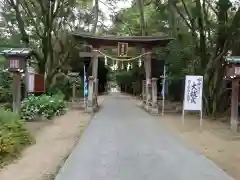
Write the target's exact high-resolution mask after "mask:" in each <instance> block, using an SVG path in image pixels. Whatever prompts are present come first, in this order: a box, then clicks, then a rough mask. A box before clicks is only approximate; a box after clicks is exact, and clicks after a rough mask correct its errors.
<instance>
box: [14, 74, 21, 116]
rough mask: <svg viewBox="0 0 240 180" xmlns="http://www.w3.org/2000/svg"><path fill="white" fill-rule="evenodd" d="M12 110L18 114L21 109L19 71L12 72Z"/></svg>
mask: <svg viewBox="0 0 240 180" xmlns="http://www.w3.org/2000/svg"><path fill="white" fill-rule="evenodd" d="M12 85H13V86H12V92H13V105H12V107H13V112H14V113H16V114H19V113H20V111H21V74H20V73H19V72H16V73H13V84H12Z"/></svg>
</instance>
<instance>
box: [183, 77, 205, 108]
mask: <svg viewBox="0 0 240 180" xmlns="http://www.w3.org/2000/svg"><path fill="white" fill-rule="evenodd" d="M202 92H203V76H186V77H185V90H184V103H183V106H184V110H202Z"/></svg>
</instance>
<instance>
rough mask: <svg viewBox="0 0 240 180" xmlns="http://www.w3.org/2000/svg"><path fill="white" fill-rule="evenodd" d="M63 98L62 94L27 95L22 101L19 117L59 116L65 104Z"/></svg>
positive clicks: (63, 110)
mask: <svg viewBox="0 0 240 180" xmlns="http://www.w3.org/2000/svg"><path fill="white" fill-rule="evenodd" d="M63 99H64V96H63V95H62V94H57V95H55V96H48V95H41V96H29V97H28V98H26V99H25V100H23V101H22V108H21V117H22V119H25V120H33V119H35V118H36V117H39V116H40V117H43V118H45V119H52V118H53V117H54V116H60V115H62V114H64V113H65V110H66V104H65V102H64V100H63Z"/></svg>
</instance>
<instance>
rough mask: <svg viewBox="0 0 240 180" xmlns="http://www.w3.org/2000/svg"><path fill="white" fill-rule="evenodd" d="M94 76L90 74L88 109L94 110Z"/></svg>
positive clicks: (89, 110)
mask: <svg viewBox="0 0 240 180" xmlns="http://www.w3.org/2000/svg"><path fill="white" fill-rule="evenodd" d="M93 89H94V77H93V76H90V77H89V79H88V102H87V111H88V112H93V100H94V96H93V95H94V93H93Z"/></svg>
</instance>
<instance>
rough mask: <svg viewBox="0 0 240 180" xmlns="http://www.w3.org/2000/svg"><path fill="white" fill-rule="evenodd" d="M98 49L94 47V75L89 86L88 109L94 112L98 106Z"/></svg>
mask: <svg viewBox="0 0 240 180" xmlns="http://www.w3.org/2000/svg"><path fill="white" fill-rule="evenodd" d="M98 50H99V47H94V46H93V49H92V57H91V61H92V76H91V78H89V83H88V84H89V86H88V92H89V93H88V111H89V112H93V111H95V110H96V109H97V108H98V102H97V96H98Z"/></svg>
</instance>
